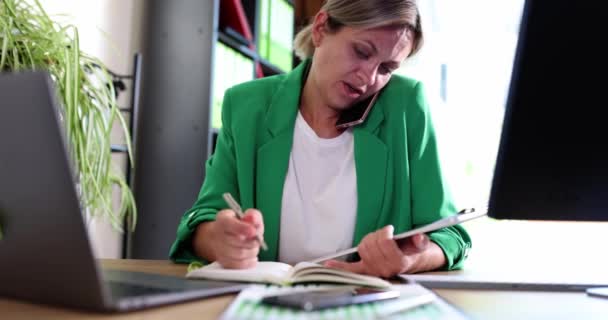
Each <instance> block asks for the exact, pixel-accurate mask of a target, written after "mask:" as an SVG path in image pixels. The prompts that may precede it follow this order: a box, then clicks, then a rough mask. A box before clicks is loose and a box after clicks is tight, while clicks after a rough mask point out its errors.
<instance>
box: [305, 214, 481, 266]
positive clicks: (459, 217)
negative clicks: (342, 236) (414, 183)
mask: <svg viewBox="0 0 608 320" xmlns="http://www.w3.org/2000/svg"><path fill="white" fill-rule="evenodd" d="M487 214H488V210H487V209H484V210H480V209H465V210H462V211H460V212H459V213H458V214H456V215H453V216H449V217H446V218H443V219H440V220H437V221H435V222H432V223H429V224H427V225H424V226H422V227H419V228H416V229H412V230H409V231H406V232H403V233H400V234H397V235H394V236H393V239H394V240H400V239H405V238H407V237H411V236H413V235H415V234H418V233H427V232H431V231H435V230H438V229H442V228H446V227H450V226H453V225H457V224H460V223H463V222H466V221H469V220H473V219H477V218H479V217H483V216H486V215H487ZM355 252H357V247H354V248H350V249H347V250H344V251H340V252H337V253H334V254H331V255H328V256H325V257H321V258H317V259H315V260H312V261H310V262H312V263H322V262H324V261H327V260H331V259H338V258H345V257H347V256H348V255H350V254H353V253H355Z"/></svg>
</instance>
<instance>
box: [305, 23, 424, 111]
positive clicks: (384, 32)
mask: <svg viewBox="0 0 608 320" xmlns="http://www.w3.org/2000/svg"><path fill="white" fill-rule="evenodd" d="M326 21H327V14H326V13H324V12H321V13H319V14H318V15H317V17H316V18H315V22H314V25H313V43H314V45H315V53H314V59H313V69H314V70H315V72H314V75H313V73H311V75H313V76H312V77H311V78H312V79H310V80H312V81H313V83H314V85H315V86H316V87H317V89H318V92H319V93H320V95H321V98H322V99H323V102H324V103H325V104H326V105H327V106H329V107H330V108H332V109H334V110H336V111H341V110H344V109H346V108H348V107H350V106H351V105H353V104H354V103H356V102H359V101H361V100H364V99H365V98H367V97H369V96H371V95H373V94H374V93H376V92H378V91H379V90H380V89H382V88H383V87H384V86H385V85H386V84H387V83H388V81H389V79H390V78H391V74H392V72H393V71H395V70H396V69H397V68H399V66H400V65H401V62H402V61H403V60H405V58H406V57H407V56H408V55H409V53H410V52H411V50H412V43H411V32H410V31H408V29H406V28H394V27H381V28H374V29H361V28H352V27H342V28H341V29H340V30H339V31H338V32H336V33H330V32H328V31H327V29H326V25H325V23H326Z"/></svg>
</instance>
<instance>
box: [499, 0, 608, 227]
mask: <svg viewBox="0 0 608 320" xmlns="http://www.w3.org/2000/svg"><path fill="white" fill-rule="evenodd" d="M607 34H608V2H606V1H598V0H577V1H572V0H551V1H548V0H528V1H526V2H525V5H524V10H523V14H522V18H521V25H520V29H519V38H518V44H517V51H516V54H515V59H514V64H513V73H512V78H511V82H510V88H509V93H508V96H507V102H506V110H505V117H504V124H503V129H502V135H501V139H500V144H499V149H498V156H497V161H496V166H495V172H494V178H493V182H492V187H491V192H490V201H489V205H488V215H489V216H490V217H493V218H496V219H514V220H565V221H608V114H607V112H608V108H607V107H608V47H607V43H606V39H608V35H607ZM489 80H490V81H491V79H489Z"/></svg>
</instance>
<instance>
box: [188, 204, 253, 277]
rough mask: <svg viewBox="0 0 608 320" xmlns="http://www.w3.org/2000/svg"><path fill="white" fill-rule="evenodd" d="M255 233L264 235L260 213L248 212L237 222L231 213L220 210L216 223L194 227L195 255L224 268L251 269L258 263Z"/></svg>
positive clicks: (232, 212)
mask: <svg viewBox="0 0 608 320" xmlns="http://www.w3.org/2000/svg"><path fill="white" fill-rule="evenodd" d="M258 232H259V233H260V234H263V233H264V222H263V219H262V214H261V213H260V211H258V210H256V209H249V210H247V211H245V216H244V217H243V219H242V220H239V219H238V218H237V217H236V214H235V213H234V211H232V210H229V209H226V210H222V211H220V212H218V213H217V216H216V218H215V221H210V222H203V223H201V224H199V225H198V226H197V227H196V231H195V233H194V238H193V247H194V252H195V253H196V255H198V256H199V257H202V258H205V259H207V260H211V261H217V262H218V263H220V264H221V265H222V266H223V267H224V268H228V269H246V268H253V267H255V266H256V265H257V263H258V252H259V250H260V243H259V242H258V241H257V238H256V235H257V233H258Z"/></svg>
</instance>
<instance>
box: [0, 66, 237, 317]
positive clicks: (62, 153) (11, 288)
mask: <svg viewBox="0 0 608 320" xmlns="http://www.w3.org/2000/svg"><path fill="white" fill-rule="evenodd" d="M58 106H59V104H58V100H57V99H56V95H55V86H54V83H53V82H52V80H51V78H50V76H49V75H48V73H45V72H44V71H26V72H21V73H10V74H6V73H5V74H2V73H0V227H1V228H2V229H1V230H2V239H1V240H0V296H1V297H9V298H15V299H22V300H27V301H30V302H34V303H42V304H51V305H58V306H65V307H73V308H79V309H86V310H92V311H108V312H121V311H132V310H138V309H143V308H149V307H154V306H160V305H166V304H171V303H178V302H185V301H189V300H193V299H199V298H203V297H210V296H217V295H222V294H227V293H232V292H238V291H240V290H241V289H243V288H245V284H243V283H235V282H218V281H206V280H192V279H185V278H180V277H171V276H161V275H154V274H149V273H142V272H127V271H116V270H113V271H112V270H102V268H101V266H100V265H98V264H97V261H96V260H95V258H94V255H93V252H92V248H91V244H90V242H89V239H88V235H87V231H86V228H85V223H84V219H83V213H82V211H81V206H80V201H79V199H78V196H77V193H76V185H75V180H74V174H73V173H74V170H73V167H72V166H71V164H70V160H69V156H68V151H67V150H68V149H67V147H66V146H67V140H66V139H65V134H64V127H63V125H62V124H61V121H62V120H61V116H60V115H61V112H60V111H59V110H60V109H59V108H58Z"/></svg>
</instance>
